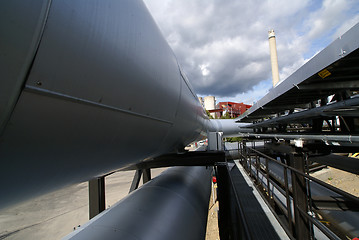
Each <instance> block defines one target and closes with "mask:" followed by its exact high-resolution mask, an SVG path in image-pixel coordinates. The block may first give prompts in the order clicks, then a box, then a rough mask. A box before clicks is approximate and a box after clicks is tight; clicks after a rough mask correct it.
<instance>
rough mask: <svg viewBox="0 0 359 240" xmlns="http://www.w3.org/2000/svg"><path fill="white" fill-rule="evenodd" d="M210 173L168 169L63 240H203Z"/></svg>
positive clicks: (190, 168)
mask: <svg viewBox="0 0 359 240" xmlns="http://www.w3.org/2000/svg"><path fill="white" fill-rule="evenodd" d="M211 172H212V170H211V168H206V167H173V168H170V169H168V170H167V171H165V172H164V173H162V174H161V175H160V176H158V177H157V178H155V179H153V180H152V181H150V182H149V183H147V184H145V185H143V186H142V187H141V188H140V189H138V190H136V191H134V192H132V193H131V194H130V195H128V196H127V197H126V198H124V199H123V200H122V201H120V202H119V203H117V204H116V205H114V206H113V207H111V208H109V209H108V210H106V211H104V212H103V213H101V214H99V215H98V216H96V217H95V218H93V219H92V220H91V221H89V222H88V223H86V225H84V226H82V227H81V228H79V229H78V230H76V231H75V232H73V233H71V234H70V235H68V236H67V237H65V238H64V239H72V240H75V239H81V240H82V239H133V240H135V239H146V240H168V239H170V240H176V239H178V240H182V239H186V240H190V239H193V240H198V239H204V238H205V234H206V225H207V215H208V204H209V197H210V190H211V181H210V179H211Z"/></svg>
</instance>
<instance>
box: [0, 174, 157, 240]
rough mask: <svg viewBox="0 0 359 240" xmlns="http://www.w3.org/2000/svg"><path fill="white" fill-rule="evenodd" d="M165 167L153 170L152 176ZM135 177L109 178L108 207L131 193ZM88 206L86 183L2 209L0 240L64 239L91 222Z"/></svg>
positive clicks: (126, 175)
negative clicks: (78, 227) (79, 226)
mask: <svg viewBox="0 0 359 240" xmlns="http://www.w3.org/2000/svg"><path fill="white" fill-rule="evenodd" d="M163 170H164V169H153V170H152V171H151V175H152V177H155V176H157V175H159V174H160V173H161V172H162V171H163ZM133 176H134V171H128V172H118V173H114V174H112V175H110V176H108V177H106V179H105V183H106V186H105V189H106V207H110V206H111V205H113V204H114V203H116V202H117V201H118V200H120V199H122V198H123V197H125V196H126V195H127V194H128V191H129V189H130V186H131V182H132V179H133ZM141 182H142V181H141ZM88 208H89V205H88V188H87V183H81V184H77V185H73V186H70V187H66V188H63V189H60V190H58V191H55V192H52V193H49V194H46V195H43V196H41V197H38V198H35V199H32V200H29V201H27V202H24V203H21V204H18V205H16V206H12V207H10V208H6V209H1V210H0V240H1V239H6V240H26V239H37V240H42V239H46V240H48V239H61V238H62V237H64V236H66V235H67V234H69V233H70V232H72V231H73V230H74V228H76V227H77V226H78V225H82V224H84V223H85V222H87V221H88V217H89V215H88V211H89V210H88Z"/></svg>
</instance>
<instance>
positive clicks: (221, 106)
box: [216, 102, 252, 118]
mask: <svg viewBox="0 0 359 240" xmlns="http://www.w3.org/2000/svg"><path fill="white" fill-rule="evenodd" d="M250 107H252V105H248V104H244V103H236V102H219V103H218V104H217V105H216V118H220V117H222V116H224V115H226V113H228V114H229V116H230V117H231V118H237V117H239V116H240V115H242V114H243V113H244V112H245V111H247V110H248V109H249V108H250Z"/></svg>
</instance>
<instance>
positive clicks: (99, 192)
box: [88, 177, 106, 219]
mask: <svg viewBox="0 0 359 240" xmlns="http://www.w3.org/2000/svg"><path fill="white" fill-rule="evenodd" d="M88 188H89V218H90V219H91V218H93V217H95V216H96V215H97V214H99V213H100V212H102V211H103V210H105V209H106V201H105V177H99V178H95V179H92V180H90V181H89V183H88Z"/></svg>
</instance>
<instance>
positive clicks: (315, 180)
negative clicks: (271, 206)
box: [245, 146, 359, 204]
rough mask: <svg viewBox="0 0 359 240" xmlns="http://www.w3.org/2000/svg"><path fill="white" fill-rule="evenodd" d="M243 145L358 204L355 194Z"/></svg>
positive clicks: (358, 200)
mask: <svg viewBox="0 0 359 240" xmlns="http://www.w3.org/2000/svg"><path fill="white" fill-rule="evenodd" d="M245 147H246V148H247V149H249V150H251V151H253V152H255V153H257V154H258V155H261V156H262V157H264V158H267V159H268V160H270V161H272V162H275V163H276V164H279V165H280V166H282V167H285V168H287V169H290V170H291V171H293V172H295V173H297V174H299V175H301V176H303V177H305V178H307V179H310V180H312V181H313V182H316V183H318V184H319V185H322V186H324V187H326V188H328V189H330V190H332V191H333V192H336V193H338V194H340V195H342V196H344V197H346V198H348V199H350V200H351V201H353V202H355V203H356V204H359V198H358V197H356V196H354V195H352V194H350V193H347V192H345V191H343V190H341V189H338V188H336V187H333V186H332V185H329V184H328V183H325V182H323V181H321V180H319V179H317V178H314V177H312V176H310V175H308V174H305V173H302V172H300V171H298V170H297V169H295V168H293V167H290V166H288V165H286V164H284V163H281V162H278V161H277V160H276V159H274V158H272V157H270V156H268V155H266V154H264V153H262V152H260V151H257V150H255V149H253V148H250V147H247V146H245Z"/></svg>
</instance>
